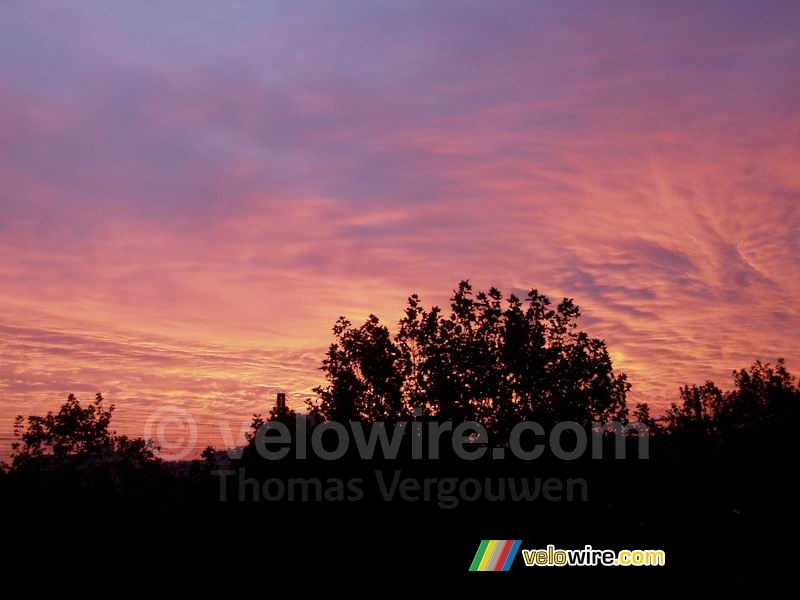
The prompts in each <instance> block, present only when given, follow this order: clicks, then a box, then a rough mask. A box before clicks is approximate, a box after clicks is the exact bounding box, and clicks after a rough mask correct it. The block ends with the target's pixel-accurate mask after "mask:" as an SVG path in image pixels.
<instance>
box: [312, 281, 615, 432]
mask: <svg viewBox="0 0 800 600" xmlns="http://www.w3.org/2000/svg"><path fill="white" fill-rule="evenodd" d="M579 316H580V311H579V309H578V307H577V306H576V305H575V304H574V302H573V301H572V300H570V299H567V298H565V299H563V300H562V301H561V302H560V303H559V304H558V305H557V306H555V307H553V306H552V305H551V303H550V300H549V299H548V298H547V297H545V296H544V295H542V294H540V293H539V292H538V291H537V290H532V291H531V292H530V293H529V294H528V295H527V297H526V298H525V300H524V301H523V300H521V299H520V298H518V297H517V296H514V295H513V294H512V295H510V296H509V297H508V298H507V300H505V302H504V301H503V299H502V295H501V293H500V291H498V290H497V289H495V288H492V289H490V290H489V291H488V292H479V293H477V294H475V295H473V291H472V287H471V285H470V284H469V282H467V281H462V282H461V283H460V284H459V286H458V289H457V290H455V291H454V293H453V296H452V298H451V306H450V312H449V314H445V313H444V312H443V311H442V310H441V309H439V308H438V307H435V306H434V307H432V308H430V309H425V308H423V306H422V304H421V302H420V299H419V297H418V296H417V295H412V296H411V297H410V298H409V299H408V305H407V307H406V309H405V316H404V317H403V318H402V319H401V321H400V323H399V327H398V329H397V331H396V333H395V334H394V335H392V333H391V332H390V331H389V329H388V328H387V327H386V326H384V325H382V324H381V322H380V320H379V319H378V317H376V316H374V315H370V317H369V318H368V319H367V321H366V322H365V323H364V324H363V325H361V326H359V327H355V326H353V324H352V323H351V322H350V321H348V320H347V319H345V318H344V317H340V318H339V320H338V321H337V322H336V325H335V326H334V328H333V333H334V336H335V338H336V340H335V342H334V343H333V344H331V346H330V348H329V349H328V353H327V356H326V358H325V359H324V361H323V363H322V370H323V371H324V372H325V377H326V380H327V384H326V385H323V386H320V387H317V388H316V389H315V391H316V393H317V396H318V398H317V400H316V401H315V402H311V403H310V404H311V408H312V410H313V411H315V412H316V413H318V414H319V415H320V416H322V417H323V418H325V419H328V420H338V421H346V420H366V421H370V420H384V421H392V420H398V419H407V418H410V417H411V415H412V412H413V410H414V409H415V408H417V410H419V409H422V411H423V412H424V414H425V415H426V416H428V417H434V418H438V419H442V420H445V419H448V420H454V421H463V420H473V419H474V420H479V421H481V422H482V423H483V424H484V425H485V426H487V427H488V428H490V430H492V431H493V432H494V433H495V434H500V435H503V434H504V433H507V432H508V430H509V428H510V427H511V426H513V424H514V423H516V422H518V421H519V420H522V419H533V420H537V421H539V422H540V423H543V424H544V423H553V422H557V421H563V420H572V421H577V422H579V423H581V424H584V425H586V424H589V423H590V422H591V421H593V420H624V419H625V418H626V417H627V410H626V404H625V397H626V393H627V391H628V389H629V387H630V386H629V384H628V383H627V381H626V378H625V375H624V374H617V373H615V372H614V370H613V367H612V364H611V358H610V357H609V355H608V351H607V349H606V346H605V343H604V342H603V341H602V340H600V339H597V338H592V337H590V336H589V335H587V334H586V333H584V332H582V331H580V330H579V329H578V324H577V321H578V318H579Z"/></svg>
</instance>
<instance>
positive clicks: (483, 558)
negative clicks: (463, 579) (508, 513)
mask: <svg viewBox="0 0 800 600" xmlns="http://www.w3.org/2000/svg"><path fill="white" fill-rule="evenodd" d="M521 543H522V540H483V541H482V542H481V545H480V546H478V551H477V552H476V553H475V558H473V559H472V564H471V565H470V567H469V570H470V571H508V570H509V569H510V568H511V563H513V562H514V557H515V556H516V555H517V552H519V545H520V544H521Z"/></svg>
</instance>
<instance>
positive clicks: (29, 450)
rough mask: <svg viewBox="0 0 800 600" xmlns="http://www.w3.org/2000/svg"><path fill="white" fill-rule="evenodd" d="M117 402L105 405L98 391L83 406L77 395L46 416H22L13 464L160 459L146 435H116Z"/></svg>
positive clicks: (16, 427)
mask: <svg viewBox="0 0 800 600" xmlns="http://www.w3.org/2000/svg"><path fill="white" fill-rule="evenodd" d="M113 412H114V405H113V404H112V405H110V406H106V405H104V404H103V396H102V395H101V394H99V393H98V394H97V395H96V396H95V400H94V402H92V403H91V404H89V405H88V406H82V405H81V403H80V402H79V401H78V399H77V398H76V397H75V395H74V394H70V395H69V396H68V397H67V401H66V402H65V403H64V404H63V405H62V406H61V408H60V409H59V410H58V412H52V411H49V412H48V413H47V414H46V415H45V416H43V417H42V416H37V415H31V416H29V417H27V419H25V418H23V416H22V415H18V416H17V418H16V419H15V422H14V437H15V438H17V440H18V441H15V442H14V443H13V444H12V445H11V448H12V467H13V468H16V469H19V468H22V467H25V466H31V465H37V466H42V464H43V463H50V464H52V462H53V460H55V461H57V462H60V463H64V462H65V461H66V460H67V459H76V458H78V459H83V458H87V457H91V458H94V459H102V460H111V459H113V460H117V461H127V462H129V463H131V464H140V463H145V462H156V461H157V459H156V457H155V455H154V453H153V449H152V447H151V445H150V444H149V443H148V442H147V441H146V440H144V439H142V438H130V437H128V436H125V435H120V436H118V435H116V432H114V431H111V430H110V429H109V427H110V424H111V415H112V413H113Z"/></svg>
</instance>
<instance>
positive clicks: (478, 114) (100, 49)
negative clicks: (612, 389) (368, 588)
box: [0, 0, 800, 454]
mask: <svg viewBox="0 0 800 600" xmlns="http://www.w3.org/2000/svg"><path fill="white" fill-rule="evenodd" d="M799 25H800V4H798V3H796V2H777V1H767V2H735V1H734V2H732V1H724V2H703V3H697V2H647V1H643V2H638V1H637V2H603V3H597V2H561V1H554V2H536V1H532V0H531V1H525V2H514V1H509V2H502V3H501V2H489V1H483V2H473V1H462V2H451V1H437V2H429V1H422V2H410V1H409V2H381V1H374V2H373V1H370V2H367V1H344V2H339V1H326V2H300V1H291V2H279V1H275V2H256V1H253V2H242V1H231V2H224V3H221V2H207V1H204V2H195V1H188V0H187V1H182V2H175V1H165V2H149V1H145V2H142V1H136V2H133V1H131V2H118V1H106V0H103V1H85V2H80V3H76V2H72V1H59V0H47V1H43V2H28V1H26V0H23V1H18V0H5V1H4V2H3V10H2V17H0V289H1V290H2V291H1V292H0V446H2V444H7V443H8V441H9V438H10V433H11V427H12V421H13V417H14V415H16V414H18V413H23V414H36V413H41V412H44V411H47V410H50V409H55V408H57V407H58V406H59V405H60V404H61V403H62V402H63V400H64V399H65V397H66V395H67V394H68V393H69V392H74V393H76V394H77V395H78V397H79V398H81V399H87V400H88V399H90V398H92V397H93V395H94V393H95V392H97V391H102V392H103V393H104V395H105V396H106V398H107V399H109V400H110V401H112V402H114V403H115V404H116V406H117V413H116V417H115V421H114V422H115V425H116V429H117V430H118V431H122V432H126V433H132V434H134V435H141V434H142V431H143V428H144V427H145V425H146V422H147V419H148V417H149V416H150V415H151V414H152V413H153V411H155V410H159V409H164V410H167V409H169V410H176V411H183V412H181V413H176V415H177V414H180V415H183V416H184V417H185V419H188V420H193V421H194V422H196V424H197V429H198V435H197V437H198V440H197V444H200V445H201V444H203V443H205V442H212V443H215V444H219V443H220V440H219V431H218V429H217V426H216V423H217V421H219V420H226V421H229V422H230V423H231V424H232V425H231V427H232V428H233V429H234V430H236V429H237V428H238V424H240V423H243V422H247V421H248V420H249V418H250V416H251V415H252V414H253V413H255V412H263V413H266V411H267V410H268V409H269V407H270V406H271V404H272V402H273V399H274V395H275V393H276V392H277V391H284V392H286V393H287V395H288V397H289V400H290V403H291V404H293V405H295V406H299V405H301V404H302V400H303V399H304V398H307V397H311V396H312V395H313V394H312V392H311V388H313V387H314V386H315V385H317V384H319V383H320V382H321V381H322V379H321V378H322V374H321V372H320V371H319V365H320V361H321V359H322V357H323V355H324V352H325V349H326V347H327V345H328V344H329V343H330V342H331V341H332V334H331V327H332V325H333V323H334V321H335V320H336V318H337V317H338V316H339V315H346V316H348V317H349V318H350V319H351V320H353V321H354V322H359V321H360V320H363V319H364V318H365V317H366V316H367V315H368V314H369V313H375V314H377V315H379V316H380V317H381V319H382V320H383V321H384V322H386V323H387V324H388V325H394V324H395V323H396V322H397V320H398V319H399V318H400V317H401V315H402V309H403V306H404V303H405V299H406V298H407V297H408V295H409V294H411V293H412V292H417V293H419V294H420V295H421V297H422V299H423V302H425V304H426V305H432V304H438V305H445V304H446V303H447V298H448V296H449V295H450V294H451V292H452V290H453V289H454V288H455V287H456V286H457V284H458V282H459V281H460V280H461V279H466V278H469V279H470V280H471V282H472V283H473V285H474V286H475V287H476V288H478V289H486V288H488V287H489V286H492V285H493V286H496V287H498V288H500V289H501V290H502V291H504V292H505V293H510V292H516V293H518V294H524V293H525V292H526V291H527V290H530V289H531V288H538V289H539V290H540V291H542V292H543V293H545V294H547V295H549V296H550V297H551V298H555V299H559V298H561V297H564V296H567V297H570V298H574V299H575V301H576V303H577V304H579V305H580V306H581V308H582V312H583V317H582V319H581V325H582V328H583V329H585V330H586V331H588V332H589V333H590V334H591V335H593V336H597V337H601V338H603V339H605V340H606V342H607V343H608V346H609V349H610V353H611V356H612V358H613V359H614V364H615V367H616V368H617V369H618V370H620V371H624V372H626V373H627V374H628V377H629V380H630V382H631V383H632V384H633V388H632V391H631V394H630V396H629V400H630V401H631V402H633V403H635V402H641V401H647V402H650V403H651V404H652V405H653V406H654V407H655V409H656V410H655V412H658V411H659V410H663V408H664V407H665V406H666V405H668V404H669V402H671V401H674V400H676V398H677V392H678V387H679V386H680V385H683V384H686V383H701V382H703V381H705V380H706V379H709V378H711V379H714V380H715V381H717V383H719V384H721V385H722V386H723V387H725V386H727V385H728V384H729V380H730V371H731V370H732V369H736V368H742V367H745V366H747V365H749V364H750V363H752V362H753V361H754V360H756V359H761V360H769V361H774V360H775V359H776V358H778V357H779V356H782V357H785V358H786V360H787V364H788V366H789V369H790V370H792V371H794V372H797V371H798V370H800V341H798V340H799V339H800V338H798V335H797V334H798V332H800V311H798V300H800V264H799V263H798V257H800V168H798V161H799V160H800V35H798V33H797V32H798V26H799ZM186 415H188V416H186ZM176 428H177V429H180V425H176ZM237 439H238V438H237ZM222 445H224V444H222ZM4 454H5V452H4Z"/></svg>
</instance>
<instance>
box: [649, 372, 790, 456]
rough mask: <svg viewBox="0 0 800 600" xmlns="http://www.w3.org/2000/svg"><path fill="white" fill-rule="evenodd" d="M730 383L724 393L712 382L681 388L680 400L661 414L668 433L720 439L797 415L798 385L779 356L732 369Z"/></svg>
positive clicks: (785, 421)
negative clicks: (730, 387) (764, 361)
mask: <svg viewBox="0 0 800 600" xmlns="http://www.w3.org/2000/svg"><path fill="white" fill-rule="evenodd" d="M733 384H734V385H733V389H731V390H730V391H728V392H723V391H722V390H720V389H719V388H718V387H717V386H716V385H715V384H714V382H713V381H706V382H705V384H703V385H702V386H697V385H693V386H691V387H690V386H688V385H687V386H684V387H683V388H681V390H680V394H681V402H680V404H678V403H673V404H672V405H671V407H670V409H669V410H668V411H667V412H666V414H665V415H664V421H665V424H666V425H665V428H666V431H667V432H668V433H670V434H672V435H674V436H678V437H694V438H696V439H698V438H703V439H705V440H707V441H709V442H716V443H723V442H725V441H726V440H727V439H728V438H729V437H730V436H731V435H732V434H734V433H736V432H742V431H748V430H755V429H775V428H780V427H784V426H786V425H788V424H789V423H791V422H793V419H794V418H795V417H796V416H797V412H798V406H799V405H800V388H798V386H797V381H796V379H795V378H794V377H793V376H792V375H791V374H790V373H789V372H788V370H787V369H786V365H785V362H784V360H783V359H782V358H780V359H778V361H777V363H776V364H775V365H774V366H773V365H771V364H770V363H762V362H761V361H756V362H755V363H753V365H751V366H750V367H749V368H747V369H740V370H738V371H733Z"/></svg>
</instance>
